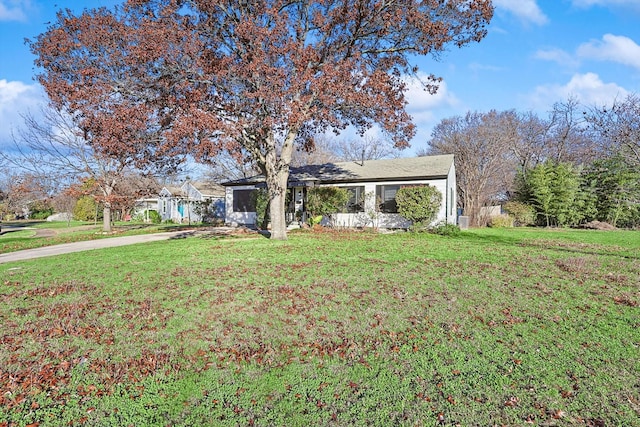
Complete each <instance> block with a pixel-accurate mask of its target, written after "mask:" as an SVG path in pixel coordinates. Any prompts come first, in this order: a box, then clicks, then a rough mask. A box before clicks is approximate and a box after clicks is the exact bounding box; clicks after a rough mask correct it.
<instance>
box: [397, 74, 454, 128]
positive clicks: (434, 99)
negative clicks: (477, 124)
mask: <svg viewBox="0 0 640 427" xmlns="http://www.w3.org/2000/svg"><path fill="white" fill-rule="evenodd" d="M420 78H421V79H423V80H424V81H426V77H425V76H424V75H421V76H420ZM405 96H406V99H407V102H408V104H407V112H408V113H409V114H411V116H412V117H413V122H414V124H416V125H418V126H419V125H421V124H430V123H432V122H433V121H434V120H435V114H434V111H435V110H440V109H446V108H450V107H454V106H456V105H458V104H459V101H458V99H457V98H456V96H455V95H454V94H453V93H451V92H450V91H449V90H448V87H447V83H446V82H445V81H442V82H440V84H439V87H438V91H437V92H436V93H435V94H434V95H431V94H430V93H429V92H428V91H426V90H425V89H424V86H423V85H422V83H421V82H420V81H419V80H418V79H415V78H414V79H411V80H408V81H407V92H406V94H405Z"/></svg>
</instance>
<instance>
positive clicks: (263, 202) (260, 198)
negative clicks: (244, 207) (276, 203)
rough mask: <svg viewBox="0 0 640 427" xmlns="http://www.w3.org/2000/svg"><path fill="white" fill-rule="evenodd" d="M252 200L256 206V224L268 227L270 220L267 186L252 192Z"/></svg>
mask: <svg viewBox="0 0 640 427" xmlns="http://www.w3.org/2000/svg"><path fill="white" fill-rule="evenodd" d="M251 200H252V202H253V204H254V206H255V207H256V226H258V227H261V228H267V223H268V222H269V193H268V192H267V190H266V189H265V188H258V189H255V190H253V192H252V193H251Z"/></svg>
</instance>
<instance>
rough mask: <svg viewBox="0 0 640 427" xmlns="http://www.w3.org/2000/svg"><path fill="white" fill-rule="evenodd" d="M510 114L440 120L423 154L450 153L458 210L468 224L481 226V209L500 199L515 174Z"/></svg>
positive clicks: (514, 123) (483, 221) (513, 125)
mask: <svg viewBox="0 0 640 427" xmlns="http://www.w3.org/2000/svg"><path fill="white" fill-rule="evenodd" d="M517 124H518V123H517V118H516V114H515V113H514V112H512V111H505V112H497V111H490V112H488V113H477V112H476V113H467V114H466V115H465V116H464V117H462V116H456V117H452V118H448V119H444V120H442V121H441V122H440V123H439V124H438V125H437V126H436V127H435V128H434V130H433V133H432V139H431V140H430V141H429V147H428V149H427V150H425V151H422V152H421V153H420V154H421V155H426V154H454V155H455V157H456V176H457V178H456V183H457V185H458V195H459V198H458V199H459V203H460V207H462V209H463V210H464V213H465V215H467V216H469V218H470V223H471V224H472V225H485V224H486V222H487V221H488V220H489V218H488V217H485V216H483V215H482V207H484V206H489V205H492V204H494V203H496V202H498V201H500V200H504V199H505V198H506V196H507V194H508V192H509V191H510V190H511V185H512V183H513V178H514V176H515V173H516V167H515V159H514V156H513V154H512V151H511V147H512V144H513V141H514V140H515V139H516V135H517Z"/></svg>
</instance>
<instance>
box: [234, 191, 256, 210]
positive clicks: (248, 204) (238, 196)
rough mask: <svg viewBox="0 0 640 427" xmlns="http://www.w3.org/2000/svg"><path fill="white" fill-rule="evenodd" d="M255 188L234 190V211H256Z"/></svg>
mask: <svg viewBox="0 0 640 427" xmlns="http://www.w3.org/2000/svg"><path fill="white" fill-rule="evenodd" d="M254 191H255V190H233V211H234V212H255V211H256V202H255V198H254V197H253V194H252V193H253V192H254Z"/></svg>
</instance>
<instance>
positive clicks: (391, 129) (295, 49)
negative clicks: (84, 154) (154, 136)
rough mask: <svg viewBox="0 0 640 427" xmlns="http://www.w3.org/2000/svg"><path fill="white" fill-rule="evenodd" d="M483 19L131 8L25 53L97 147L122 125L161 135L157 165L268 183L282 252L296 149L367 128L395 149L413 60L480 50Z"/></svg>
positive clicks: (354, 10)
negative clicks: (243, 170) (188, 164)
mask: <svg viewBox="0 0 640 427" xmlns="http://www.w3.org/2000/svg"><path fill="white" fill-rule="evenodd" d="M492 15H493V7H492V4H491V1H490V0H423V1H417V0H407V1H394V0H297V1H296V0H294V1H292V0H251V1H236V0H218V1H212V0H191V1H186V0H185V1H180V0H129V1H128V2H127V3H126V6H125V7H123V8H115V9H114V10H113V11H108V10H106V9H99V10H90V11H85V13H83V14H82V15H81V16H79V17H74V16H73V15H71V13H70V12H66V13H62V14H60V15H59V16H58V20H57V22H56V23H54V24H53V25H52V26H51V27H50V28H49V29H48V30H47V32H46V33H44V34H42V35H40V36H39V37H38V39H37V41H36V42H34V43H32V50H33V51H34V53H36V55H38V58H39V59H38V61H37V64H38V65H39V66H41V67H42V68H43V70H44V71H43V73H42V74H41V75H40V78H39V80H40V82H41V83H42V84H43V86H44V87H45V89H46V90H47V92H48V94H49V96H50V97H51V98H52V99H53V100H54V101H55V102H58V103H60V104H63V105H65V106H66V107H67V108H69V109H70V110H71V111H79V112H80V114H79V117H81V118H82V120H87V121H89V122H94V121H95V122H98V123H101V124H102V125H101V126H100V127H99V131H100V132H99V135H97V136H98V137H96V138H94V139H93V141H94V143H95V144H98V145H99V146H100V147H102V146H107V147H108V148H109V150H111V149H113V150H115V151H117V150H120V149H122V147H123V143H122V142H121V141H118V142H117V143H116V144H112V143H111V141H112V139H113V138H108V127H109V126H111V125H113V126H114V128H115V129H116V130H118V131H120V130H121V129H122V128H123V127H126V126H125V125H126V124H127V122H128V121H129V120H134V121H136V123H137V121H140V122H142V121H146V122H147V125H146V126H147V127H152V128H153V129H156V130H158V131H160V135H161V137H162V138H161V140H160V142H161V144H160V145H159V146H158V147H160V148H158V149H159V150H160V151H162V150H165V148H164V147H165V146H166V147H167V148H166V150H172V149H177V150H179V151H181V152H184V151H189V152H191V153H192V154H194V155H195V156H196V157H197V158H199V159H201V160H209V159H211V158H213V157H214V156H215V155H216V154H217V153H218V152H220V151H221V150H224V149H231V150H232V151H233V150H236V151H237V147H238V146H240V147H242V148H243V149H245V150H246V151H247V152H248V153H249V154H250V155H251V157H252V160H253V161H254V162H255V163H256V164H257V165H258V167H259V169H260V170H261V172H262V173H263V174H264V175H265V178H266V183H267V188H268V195H269V199H270V206H271V209H270V216H271V225H272V237H273V238H276V239H285V238H286V224H285V215H284V213H285V211H284V209H285V193H286V186H287V180H288V175H289V165H290V163H291V159H292V156H293V153H294V150H295V149H296V146H298V147H305V146H306V147H307V148H312V145H313V135H314V134H315V133H316V132H318V131H321V132H323V131H326V130H329V129H332V130H336V131H339V130H342V129H345V128H347V127H349V126H352V127H354V128H356V129H357V130H358V131H360V132H364V131H366V130H367V129H369V128H370V127H371V126H373V125H376V124H377V125H379V126H380V127H381V128H382V129H383V130H384V131H385V132H387V133H388V134H389V135H390V137H391V139H392V140H393V141H394V144H395V145H396V146H397V147H403V146H407V145H408V141H409V140H410V139H411V137H412V136H413V135H414V126H413V125H412V123H411V120H410V116H409V115H408V114H407V113H406V111H405V105H406V100H405V97H404V91H405V89H406V85H405V83H404V80H403V77H404V75H406V74H414V73H415V72H416V70H417V69H416V68H415V67H414V64H412V59H414V58H416V57H417V56H421V55H435V56H437V55H439V54H441V53H442V52H444V51H445V50H446V49H447V48H448V47H449V45H452V44H453V45H455V46H458V47H462V46H464V45H466V44H468V43H470V42H473V41H480V40H481V39H482V38H483V37H484V36H485V34H486V28H485V27H486V25H487V24H488V22H489V21H490V19H491V17H492ZM438 82H439V79H438V78H437V77H435V76H431V77H429V78H428V79H427V81H425V82H424V84H425V88H426V89H427V90H429V91H430V92H432V93H433V92H435V90H436V89H437V84H438ZM85 89H87V92H88V93H85V94H83V91H84V90H85ZM70 94H73V96H71V95H70ZM105 104H106V107H105V106H104V105H105ZM112 110H113V112H112ZM104 112H107V113H109V114H103V113H104ZM130 112H131V113H135V114H132V115H131V118H128V117H126V114H129V113H130ZM114 113H123V114H124V116H123V115H122V114H114ZM148 123H152V126H149V125H148ZM88 127H89V128H91V129H93V127H92V126H88ZM143 127H144V126H141V127H140V129H142V128H143ZM105 131H106V132H105ZM124 131H125V132H124V133H122V132H121V133H120V134H119V135H122V136H124V137H131V136H132V135H135V134H136V132H131V131H130V130H129V129H124ZM110 144H111V145H110Z"/></svg>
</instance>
